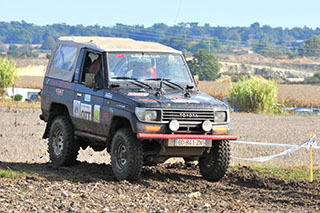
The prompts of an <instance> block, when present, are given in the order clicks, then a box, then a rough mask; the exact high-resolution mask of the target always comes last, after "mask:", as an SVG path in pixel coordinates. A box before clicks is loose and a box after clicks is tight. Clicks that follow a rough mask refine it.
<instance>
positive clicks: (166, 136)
mask: <svg viewBox="0 0 320 213" xmlns="http://www.w3.org/2000/svg"><path fill="white" fill-rule="evenodd" d="M137 138H141V139H204V140H237V138H238V137H237V136H236V135H203V134H156V133H138V134H137Z"/></svg>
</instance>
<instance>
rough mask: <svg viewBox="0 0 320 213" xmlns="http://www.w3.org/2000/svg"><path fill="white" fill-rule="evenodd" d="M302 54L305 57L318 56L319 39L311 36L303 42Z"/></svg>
mask: <svg viewBox="0 0 320 213" xmlns="http://www.w3.org/2000/svg"><path fill="white" fill-rule="evenodd" d="M303 49H304V54H305V55H306V56H320V38H319V37H317V36H313V37H311V38H309V39H308V40H307V41H305V42H304V48H303Z"/></svg>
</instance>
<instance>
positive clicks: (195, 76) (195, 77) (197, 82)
mask: <svg viewBox="0 0 320 213" xmlns="http://www.w3.org/2000/svg"><path fill="white" fill-rule="evenodd" d="M193 78H194V81H195V82H196V85H197V86H198V85H199V76H198V75H194V76H193Z"/></svg>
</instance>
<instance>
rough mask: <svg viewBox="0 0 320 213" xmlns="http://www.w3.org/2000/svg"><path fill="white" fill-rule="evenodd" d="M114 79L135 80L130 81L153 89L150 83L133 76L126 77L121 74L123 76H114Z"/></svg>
mask: <svg viewBox="0 0 320 213" xmlns="http://www.w3.org/2000/svg"><path fill="white" fill-rule="evenodd" d="M112 79H116V80H117V79H119V80H133V81H130V82H131V83H132V84H134V85H137V86H140V87H143V88H148V89H153V88H152V86H150V85H149V84H146V83H144V82H142V81H139V80H138V79H137V78H131V77H125V76H121V77H113V78H112Z"/></svg>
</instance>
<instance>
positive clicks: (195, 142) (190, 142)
mask: <svg viewBox="0 0 320 213" xmlns="http://www.w3.org/2000/svg"><path fill="white" fill-rule="evenodd" d="M174 146H195V147H196V146H198V147H203V146H207V140H202V139H174Z"/></svg>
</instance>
